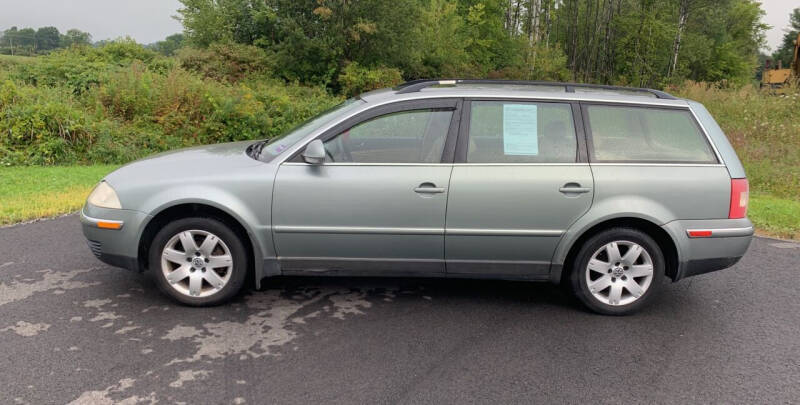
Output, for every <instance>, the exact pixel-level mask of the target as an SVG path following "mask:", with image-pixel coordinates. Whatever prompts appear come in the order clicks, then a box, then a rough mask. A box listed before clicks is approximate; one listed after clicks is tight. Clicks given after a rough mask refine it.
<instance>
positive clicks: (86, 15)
mask: <svg viewBox="0 0 800 405" xmlns="http://www.w3.org/2000/svg"><path fill="white" fill-rule="evenodd" d="M179 7H180V3H179V2H178V0H0V30H5V29H7V28H10V27H11V26H17V27H20V28H22V27H34V28H39V27H43V26H48V25H52V26H55V27H56V28H58V29H59V31H61V32H64V31H66V30H68V29H70V28H77V29H79V30H81V31H87V32H89V33H90V34H92V38H93V39H94V40H96V41H97V40H101V39H115V38H119V37H124V36H131V37H132V38H134V39H135V40H136V41H138V42H140V43H145V44H148V43H151V42H155V41H160V40H162V39H164V38H166V37H167V36H168V35H172V34H174V33H176V32H180V31H181V24H180V22H178V21H176V20H175V19H174V18H172V16H174V15H177V14H178V13H177V10H178V8H179ZM795 7H800V0H762V8H763V9H764V10H765V11H766V13H767V15H766V16H765V17H764V22H766V23H767V24H769V25H771V26H772V29H770V30H769V31H768V32H767V44H768V46H769V47H770V49H771V50H775V48H777V46H778V45H779V44H780V42H781V38H783V29H784V28H785V27H787V26H788V25H789V13H790V12H791V10H792V9H793V8H795Z"/></svg>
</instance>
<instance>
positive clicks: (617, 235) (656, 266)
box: [570, 228, 665, 315]
mask: <svg viewBox="0 0 800 405" xmlns="http://www.w3.org/2000/svg"><path fill="white" fill-rule="evenodd" d="M664 268H665V264H664V255H663V253H662V252H661V248H660V247H659V246H658V243H656V241H655V240H653V238H651V237H650V236H649V235H647V234H646V233H644V232H641V231H639V230H637V229H632V228H612V229H608V230H605V231H602V232H600V233H598V234H597V235H595V236H593V237H591V238H589V240H587V241H586V243H585V244H584V245H583V246H582V247H581V249H580V250H579V251H578V254H577V256H576V259H575V261H574V267H573V269H572V273H571V280H570V281H571V284H572V290H573V291H574V293H575V295H576V296H577V297H578V299H579V300H580V301H581V302H583V303H584V304H585V305H586V306H587V307H589V309H591V310H593V311H595V312H598V313H601V314H605V315H627V314H630V313H632V312H634V311H636V310H638V309H639V308H641V307H642V306H644V305H645V304H646V303H647V302H648V301H650V300H651V299H652V298H653V297H654V296H655V294H656V292H657V291H658V289H659V287H660V286H661V284H662V280H663V277H664Z"/></svg>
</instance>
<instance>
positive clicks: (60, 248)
mask: <svg viewBox="0 0 800 405" xmlns="http://www.w3.org/2000/svg"><path fill="white" fill-rule="evenodd" d="M266 285H267V287H266V288H265V289H264V290H263V291H251V292H249V293H248V294H245V295H244V296H243V297H241V298H240V299H238V300H237V301H235V302H234V303H232V304H230V305H227V306H222V307H217V308H209V309H196V308H187V307H181V306H177V305H175V304H173V303H172V302H170V301H168V300H167V299H166V298H165V297H163V296H162V295H160V294H159V293H158V292H157V291H156V288H155V286H154V284H153V281H152V280H151V279H150V278H149V277H147V276H142V275H138V274H133V273H129V272H126V271H123V270H118V269H113V268H110V267H108V266H106V265H103V264H101V263H100V262H98V261H97V260H95V259H94V257H93V256H92V255H91V254H90V253H89V250H88V248H87V247H86V246H85V243H84V240H83V237H82V235H81V234H80V230H79V224H78V219H77V217H75V216H68V217H64V218H59V219H55V220H48V221H43V222H39V223H34V224H29V225H22V226H16V227H12V228H4V229H0V402H2V403H15V402H18V403H34V404H44V403H67V402H70V401H75V402H76V403H101V404H102V403H116V402H122V401H125V402H124V403H127V404H134V403H154V402H156V401H158V402H159V403H174V402H186V403H250V404H253V403H264V402H269V403H309V402H323V403H464V402H478V403H543V402H562V403H563V402H567V403H578V402H581V403H583V402H591V403H596V402H602V403H609V402H659V403H676V402H678V403H687V402H692V403H698V402H703V403H706V402H714V403H783V402H798V401H800V244H795V243H786V242H780V241H776V240H770V239H761V238H759V239H756V240H755V241H754V242H753V245H752V246H751V248H750V251H749V253H748V254H747V256H746V257H745V258H744V259H743V260H742V261H741V263H739V264H738V265H737V266H736V267H735V268H733V269H729V270H725V271H722V272H718V273H716V274H713V273H712V274H708V275H704V276H699V277H696V278H693V279H687V280H684V281H682V282H680V283H677V284H668V285H666V286H665V289H664V291H663V293H662V294H661V295H660V297H659V299H658V300H657V302H654V303H653V304H654V305H652V306H650V307H648V308H647V309H646V310H645V311H643V312H641V313H639V314H637V315H635V316H631V317H625V318H612V317H603V316H597V315H592V314H589V313H587V312H586V311H584V310H583V309H581V307H580V306H578V304H577V303H576V302H575V301H574V300H573V299H571V298H570V297H569V296H568V295H566V294H564V293H563V292H562V291H561V290H559V289H558V288H556V287H554V286H551V285H547V284H527V283H514V282H494V281H491V282H490V281H470V280H425V279H423V280H420V279H355V278H343V279H326V278H283V279H276V280H272V281H269V282H267V283H266Z"/></svg>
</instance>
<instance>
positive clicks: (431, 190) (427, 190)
mask: <svg viewBox="0 0 800 405" xmlns="http://www.w3.org/2000/svg"><path fill="white" fill-rule="evenodd" d="M414 192H415V193H420V194H440V193H444V187H436V184H433V183H422V184H420V185H419V187H417V188H415V189H414Z"/></svg>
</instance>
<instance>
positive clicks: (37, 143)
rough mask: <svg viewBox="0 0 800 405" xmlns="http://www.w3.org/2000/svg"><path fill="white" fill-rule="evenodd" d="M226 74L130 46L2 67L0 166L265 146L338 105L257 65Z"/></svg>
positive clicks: (63, 53) (316, 90)
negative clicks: (260, 141) (240, 144)
mask: <svg viewBox="0 0 800 405" xmlns="http://www.w3.org/2000/svg"><path fill="white" fill-rule="evenodd" d="M137 47H138V48H137ZM256 49H257V48H256ZM249 51H252V49H251V50H249ZM249 51H248V52H249ZM262 56H263V55H262ZM257 65H258V66H262V65H261V63H260V62H259V63H258V64H257ZM240 66H245V65H244V64H243V65H240ZM231 72H233V71H228V72H227V73H225V77H224V80H214V79H212V78H210V77H208V75H206V74H202V73H198V72H194V71H189V70H186V69H184V68H182V67H180V64H178V63H175V60H174V59H169V58H163V57H161V56H158V55H155V54H154V53H152V51H148V50H145V49H143V48H141V47H140V46H138V45H135V44H131V43H129V42H127V41H121V42H119V43H110V44H107V45H105V46H103V47H100V48H97V49H94V48H86V47H83V48H72V49H69V50H65V51H61V52H55V53H53V54H52V55H48V56H42V57H39V58H37V59H36V60H35V62H32V63H25V64H13V66H12V67H8V68H5V67H0V164H2V165H22V164H43V165H52V164H75V163H124V162H127V161H129V160H132V159H136V158H139V157H142V156H146V155H148V154H150V153H154V152H158V151H164V150H169V149H174V148H179V147H183V146H190V145H197V144H207V143H217V142H228V141H236V140H245V139H256V138H269V137H272V136H275V135H278V134H280V133H282V132H284V131H286V130H288V129H289V128H291V127H292V126H294V125H295V124H296V123H297V122H300V121H303V120H305V119H307V118H309V117H311V116H313V115H315V114H317V113H318V112H319V111H322V110H324V109H327V108H329V107H330V106H332V105H334V104H336V103H338V102H339V101H340V98H338V97H333V96H331V95H330V94H328V92H327V91H326V90H325V89H324V88H322V87H305V86H301V85H298V84H287V83H285V82H283V81H281V80H278V79H275V78H272V77H270V76H269V75H268V74H267V73H265V72H264V71H263V70H262V68H261V67H259V68H256V64H255V63H254V64H253V65H251V66H250V67H247V68H243V69H242V70H238V71H236V72H233V73H231ZM220 77H222V76H220Z"/></svg>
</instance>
